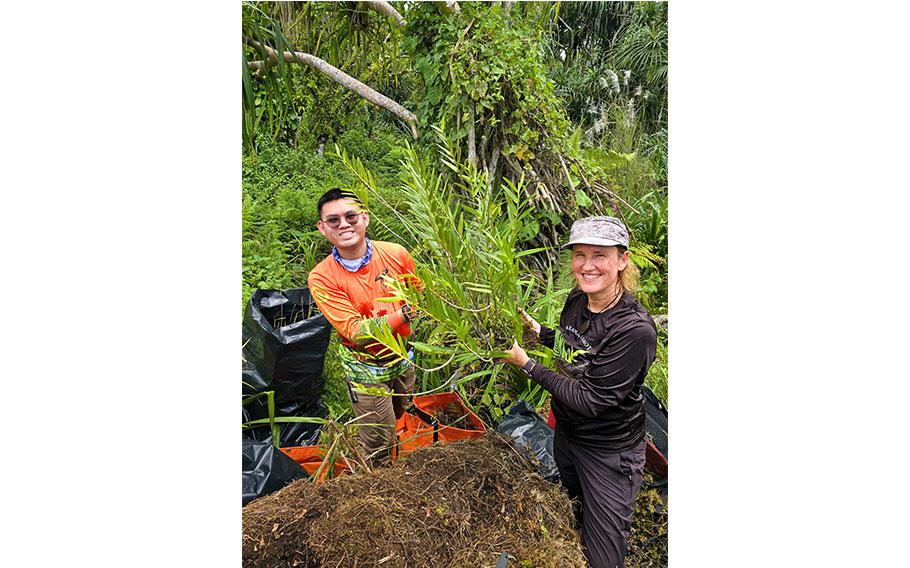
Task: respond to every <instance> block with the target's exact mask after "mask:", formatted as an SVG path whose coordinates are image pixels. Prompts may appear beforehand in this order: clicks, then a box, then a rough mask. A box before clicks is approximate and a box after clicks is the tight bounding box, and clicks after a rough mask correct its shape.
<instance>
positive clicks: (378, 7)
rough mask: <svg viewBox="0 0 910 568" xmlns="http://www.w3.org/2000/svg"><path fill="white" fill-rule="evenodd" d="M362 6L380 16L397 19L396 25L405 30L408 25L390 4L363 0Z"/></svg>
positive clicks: (378, 0) (380, 0)
mask: <svg viewBox="0 0 910 568" xmlns="http://www.w3.org/2000/svg"><path fill="white" fill-rule="evenodd" d="M360 4H363V5H364V6H366V7H367V8H370V9H371V10H373V11H374V12H376V13H378V14H382V15H383V16H388V17H390V18H395V23H396V24H398V27H401V28H403V27H404V26H406V25H407V24H408V22H407V20H405V19H404V16H402V15H401V14H400V13H398V10H396V9H395V8H394V7H392V5H391V4H389V3H388V2H383V1H382V0H363V1H361V2H360Z"/></svg>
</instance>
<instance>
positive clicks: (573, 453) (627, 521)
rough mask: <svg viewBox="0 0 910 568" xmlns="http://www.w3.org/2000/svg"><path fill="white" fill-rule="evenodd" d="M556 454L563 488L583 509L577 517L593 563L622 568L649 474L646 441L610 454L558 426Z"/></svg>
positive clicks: (594, 566)
mask: <svg viewBox="0 0 910 568" xmlns="http://www.w3.org/2000/svg"><path fill="white" fill-rule="evenodd" d="M553 450H554V453H555V456H556V466H557V467H558V468H559V475H560V478H561V481H562V485H563V487H565V488H566V490H567V491H568V492H569V497H571V498H572V499H578V501H579V502H580V505H581V507H580V508H579V509H578V514H577V515H578V521H579V525H580V526H581V541H582V545H583V546H584V548H585V557H586V558H587V559H588V564H590V565H591V567H592V568H622V567H623V562H624V559H625V557H626V547H627V541H628V538H629V531H630V530H631V529H632V511H633V504H634V502H635V496H636V495H637V494H638V488H639V487H641V482H642V476H643V474H644V467H645V440H642V441H641V442H640V443H639V444H638V445H636V446H635V447H633V448H631V449H629V450H624V451H620V452H611V451H608V450H603V449H598V448H592V447H590V446H586V445H582V444H578V443H576V442H573V441H571V440H569V439H567V438H566V437H565V435H563V434H562V433H561V432H560V431H559V426H558V424H557V427H556V437H555V439H554V440H553Z"/></svg>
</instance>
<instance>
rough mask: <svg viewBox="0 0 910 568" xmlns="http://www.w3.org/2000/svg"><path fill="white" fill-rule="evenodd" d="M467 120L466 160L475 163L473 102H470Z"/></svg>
mask: <svg viewBox="0 0 910 568" xmlns="http://www.w3.org/2000/svg"><path fill="white" fill-rule="evenodd" d="M470 111H471V112H470V117H469V118H468V120H470V122H468V162H470V163H471V164H473V165H475V166H476V165H477V148H476V147H475V145H474V103H471V107H470Z"/></svg>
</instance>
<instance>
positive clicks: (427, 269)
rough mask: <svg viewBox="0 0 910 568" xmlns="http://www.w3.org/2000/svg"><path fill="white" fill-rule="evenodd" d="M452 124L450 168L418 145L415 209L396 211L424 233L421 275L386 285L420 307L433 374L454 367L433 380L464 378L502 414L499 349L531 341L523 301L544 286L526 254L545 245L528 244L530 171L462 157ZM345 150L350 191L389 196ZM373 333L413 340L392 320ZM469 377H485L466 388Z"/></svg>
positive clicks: (391, 340) (443, 147) (399, 351)
mask: <svg viewBox="0 0 910 568" xmlns="http://www.w3.org/2000/svg"><path fill="white" fill-rule="evenodd" d="M444 128H445V125H444V124H443V125H442V127H438V128H437V127H434V130H435V131H436V133H437V136H438V138H439V143H438V151H439V157H440V161H441V164H442V166H443V168H444V169H445V171H443V172H439V171H436V169H435V168H434V167H431V166H429V165H428V164H427V161H426V160H424V159H422V157H421V156H420V155H419V154H418V152H417V151H416V149H415V148H413V147H411V146H410V145H408V146H406V148H405V151H404V159H403V160H402V163H401V167H402V170H403V172H404V173H405V176H404V180H403V182H402V185H401V187H400V188H399V192H400V194H401V195H402V197H403V202H404V203H406V204H407V210H406V211H402V212H395V214H396V215H398V216H399V220H400V225H401V226H402V227H403V228H404V230H405V232H406V233H407V236H408V237H409V238H407V239H406V240H409V241H411V242H414V243H418V244H417V245H416V246H415V247H414V249H413V250H412V251H411V252H412V255H413V256H414V258H415V260H416V263H417V270H416V272H417V274H416V276H417V277H418V278H419V279H420V281H421V283H422V285H421V286H419V287H418V286H414V285H413V284H408V283H402V282H399V281H396V280H395V279H388V280H387V281H386V285H387V286H388V287H389V289H390V290H392V291H393V294H394V296H393V298H392V301H398V300H403V301H405V302H407V303H408V304H410V305H411V306H413V307H414V308H415V309H417V310H418V311H419V313H420V318H419V321H418V323H417V324H416V327H417V330H416V332H415V338H414V339H412V340H411V341H410V342H409V345H410V346H412V347H413V348H414V349H415V350H416V351H417V352H419V354H420V355H421V358H420V360H419V362H418V364H422V367H421V368H422V370H423V371H424V373H422V374H423V375H424V377H426V376H427V374H428V373H434V372H438V371H440V370H442V369H447V370H451V371H452V372H451V374H450V375H449V376H448V378H447V380H445V382H443V381H442V380H439V381H437V382H436V384H434V385H424V386H428V387H430V388H438V387H439V386H440V385H442V384H445V383H448V384H450V386H453V387H457V388H460V389H461V392H462V394H463V397H464V398H466V400H467V401H468V402H471V401H480V402H481V403H482V404H484V405H486V406H487V407H488V408H490V409H493V408H496V409H497V410H491V414H492V415H493V416H494V417H497V416H498V415H499V414H501V405H502V404H503V403H504V402H507V401H506V400H505V399H503V396H502V393H500V392H499V390H500V389H497V388H496V386H497V382H496V381H497V379H498V378H503V377H506V376H508V375H507V374H506V373H504V372H503V369H502V366H501V364H498V363H497V359H498V358H499V357H501V356H502V355H503V352H502V350H503V349H504V348H507V347H509V346H510V345H511V343H512V341H513V340H514V339H516V338H519V339H520V338H522V337H523V336H524V337H525V340H524V341H523V343H527V342H528V341H527V338H528V336H529V334H528V329H527V324H526V322H524V320H523V318H522V317H521V315H520V312H519V309H520V307H521V306H522V303H523V302H524V301H526V299H527V298H528V296H529V293H530V291H531V289H535V290H536V289H537V288H538V287H539V286H540V283H539V282H538V281H537V280H536V279H534V278H531V277H529V276H528V275H527V273H526V271H525V269H524V268H523V266H522V264H521V259H522V258H524V257H526V256H528V255H530V254H533V253H535V252H538V249H527V250H521V247H520V246H519V241H520V240H521V238H522V236H523V235H524V234H525V232H526V227H527V225H528V221H529V219H530V218H531V213H532V212H531V210H530V209H529V208H527V207H525V206H524V204H523V202H524V192H523V180H520V181H519V183H518V184H517V185H516V184H512V183H511V182H510V181H509V180H503V181H502V183H500V184H498V185H495V186H494V185H493V184H491V183H490V180H489V179H488V177H487V175H486V172H484V171H483V170H480V169H478V168H476V167H474V166H473V165H472V164H470V163H466V162H461V161H459V160H457V159H456V158H455V156H454V155H453V151H452V142H451V140H450V139H449V138H448V137H447V136H446V133H445V130H444ZM336 152H337V154H338V156H339V158H340V159H341V161H342V163H343V164H344V165H345V166H346V167H347V168H348V170H349V171H350V172H351V174H352V175H353V177H354V178H355V179H356V180H357V183H355V184H354V186H353V187H351V189H350V190H351V193H352V194H353V195H354V196H355V197H356V198H357V199H358V200H359V201H360V202H361V203H362V204H363V205H364V206H365V207H366V208H367V209H370V208H371V203H372V202H373V200H374V199H378V200H382V196H381V194H380V193H379V192H378V191H377V189H376V188H377V184H376V179H375V177H374V176H373V174H372V173H371V172H370V171H369V170H367V169H366V168H365V167H364V166H363V164H362V163H361V162H360V160H359V159H358V158H352V157H350V156H348V154H347V152H345V151H344V150H342V149H340V148H337V149H336ZM375 219H376V220H377V222H380V223H382V222H383V221H382V220H381V219H380V218H378V217H376V218H375ZM370 334H371V336H372V337H371V338H372V339H374V340H375V341H377V342H379V343H381V344H382V345H384V346H385V347H386V349H388V351H389V352H390V353H394V354H395V355H396V356H397V357H398V358H399V359H405V358H406V357H407V348H408V346H407V345H405V343H404V342H403V341H401V340H400V339H399V338H397V337H395V336H393V335H392V334H391V333H390V332H389V331H388V330H386V329H383V328H379V329H373V330H370ZM437 377H438V375H437ZM440 379H441V377H440ZM469 381H470V382H472V383H473V384H480V385H483V387H482V388H479V389H475V390H472V391H467V390H465V384H466V383H468V382H469ZM525 383H526V379H525ZM525 386H526V385H525ZM503 390H505V391H506V392H508V390H509V389H503ZM474 395H477V396H474Z"/></svg>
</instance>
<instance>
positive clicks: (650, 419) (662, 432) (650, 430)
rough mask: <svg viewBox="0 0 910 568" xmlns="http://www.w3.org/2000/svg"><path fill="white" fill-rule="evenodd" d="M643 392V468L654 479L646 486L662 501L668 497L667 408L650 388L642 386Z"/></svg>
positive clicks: (665, 500)
mask: <svg viewBox="0 0 910 568" xmlns="http://www.w3.org/2000/svg"><path fill="white" fill-rule="evenodd" d="M642 390H643V391H644V393H645V432H646V433H647V438H648V442H647V447H646V448H645V468H647V469H648V470H649V471H650V472H651V473H652V475H653V477H654V480H653V481H652V482H650V483H649V484H648V487H651V488H654V489H657V492H658V493H659V494H660V498H661V500H662V501H663V502H664V503H667V499H668V494H669V491H668V483H667V480H668V471H667V457H668V453H669V433H668V430H667V409H666V407H664V405H663V404H661V402H660V399H658V398H657V396H655V394H654V393H653V392H651V389H649V388H648V387H646V386H642Z"/></svg>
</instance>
